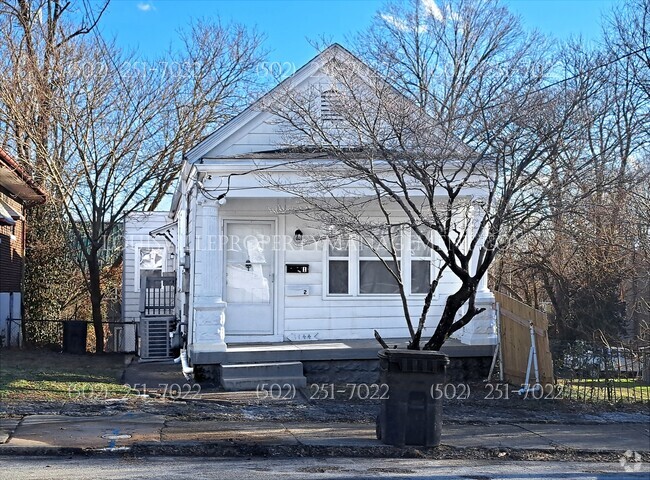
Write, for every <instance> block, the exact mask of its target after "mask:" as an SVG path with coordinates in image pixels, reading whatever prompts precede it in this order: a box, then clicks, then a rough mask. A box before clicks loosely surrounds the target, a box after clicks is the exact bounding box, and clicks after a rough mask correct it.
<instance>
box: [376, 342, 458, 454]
mask: <svg viewBox="0 0 650 480" xmlns="http://www.w3.org/2000/svg"><path fill="white" fill-rule="evenodd" d="M379 364H380V368H381V377H380V378H381V383H382V384H385V385H388V392H389V394H388V398H386V399H383V400H382V403H381V410H380V412H379V417H378V418H377V438H378V439H379V440H381V441H382V442H383V443H385V444H387V445H395V446H404V445H417V446H422V447H434V446H436V445H439V444H440V434H441V430H442V401H443V398H442V395H441V394H440V392H441V391H442V390H443V386H444V383H445V374H446V371H447V365H448V364H449V358H448V357H447V356H446V355H445V354H442V353H440V352H434V351H422V350H399V349H394V350H381V351H380V352H379ZM437 385H440V388H439V389H436V386H437Z"/></svg>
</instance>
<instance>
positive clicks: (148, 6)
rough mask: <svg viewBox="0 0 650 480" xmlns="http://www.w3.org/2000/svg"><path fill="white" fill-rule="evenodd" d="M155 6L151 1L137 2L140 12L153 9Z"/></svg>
mask: <svg viewBox="0 0 650 480" xmlns="http://www.w3.org/2000/svg"><path fill="white" fill-rule="evenodd" d="M155 9H156V8H155V7H154V6H153V3H151V2H140V3H138V10H140V11H141V12H150V11H152V10H155Z"/></svg>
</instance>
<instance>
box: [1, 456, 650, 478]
mask: <svg viewBox="0 0 650 480" xmlns="http://www.w3.org/2000/svg"><path fill="white" fill-rule="evenodd" d="M0 477H1V478H11V479H12V480H23V479H30V480H31V479H47V480H59V479H61V480H63V479H65V480H68V479H71V478H74V479H75V480H86V479H87V480H91V479H92V480H96V479H107V480H113V479H129V480H136V479H144V478H155V479H161V480H162V479H174V480H178V479H179V478H192V479H203V478H206V479H207V478H210V479H228V480H231V479H232V480H249V479H250V480H253V479H268V478H273V479H278V480H279V479H288V480H291V479H296V480H297V479H353V478H354V479H356V478H373V479H375V478H381V479H435V480H446V479H449V480H452V479H453V480H457V479H462V480H468V479H474V480H492V479H494V480H497V479H503V480H520V479H521V480H532V479H575V480H606V479H617V480H619V479H634V480H647V479H649V478H650V465H648V464H641V463H634V464H630V463H627V462H626V461H625V460H624V459H621V461H620V462H614V463H593V462H590V463H585V462H513V461H470V460H413V459H408V460H406V459H405V460H402V459H361V458H354V459H348V458H327V459H319V458H301V459H265V458H251V459H223V458H187V457H183V458H178V457H174V458H171V457H151V458H127V457H115V458H99V457H90V458H85V457H72V458H65V457H63V458H61V457H56V458H54V457H5V458H2V459H1V462H0Z"/></svg>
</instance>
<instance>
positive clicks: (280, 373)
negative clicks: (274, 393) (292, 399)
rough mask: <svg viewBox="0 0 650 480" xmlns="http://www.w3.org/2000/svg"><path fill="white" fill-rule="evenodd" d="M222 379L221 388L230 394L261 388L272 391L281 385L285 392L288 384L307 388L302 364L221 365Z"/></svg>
mask: <svg viewBox="0 0 650 480" xmlns="http://www.w3.org/2000/svg"><path fill="white" fill-rule="evenodd" d="M220 378H221V386H222V387H223V388H224V390H226V391H228V392H236V391H241V390H257V389H260V388H265V389H268V390H270V389H271V386H272V385H279V388H280V389H282V388H285V390H286V387H285V385H287V384H289V385H293V386H294V387H295V388H305V387H306V386H307V378H306V377H305V376H304V374H303V370H302V363H301V362H282V363H245V364H234V365H221V366H220ZM265 384H266V385H265ZM275 388H276V389H277V388H278V387H275Z"/></svg>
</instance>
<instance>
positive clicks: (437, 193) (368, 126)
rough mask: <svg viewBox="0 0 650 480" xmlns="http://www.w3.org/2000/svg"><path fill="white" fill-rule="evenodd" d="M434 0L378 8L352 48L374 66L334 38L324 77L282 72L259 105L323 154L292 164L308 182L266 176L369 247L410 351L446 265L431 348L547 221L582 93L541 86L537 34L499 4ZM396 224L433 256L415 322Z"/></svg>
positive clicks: (295, 138)
mask: <svg viewBox="0 0 650 480" xmlns="http://www.w3.org/2000/svg"><path fill="white" fill-rule="evenodd" d="M431 4H432V2H412V3H410V4H409V5H406V6H404V5H403V4H395V5H393V6H391V7H390V8H389V10H387V12H388V13H382V14H379V15H378V18H377V21H376V24H375V25H374V26H373V30H371V32H370V33H368V34H366V35H363V36H361V39H362V42H363V45H362V47H363V48H361V49H360V50H361V52H362V54H364V55H365V56H367V57H368V58H369V63H370V64H371V65H373V66H374V67H375V69H376V70H375V71H371V70H369V69H367V68H365V67H364V66H363V65H362V64H361V63H360V62H358V61H357V60H356V59H355V58H352V56H351V55H350V54H345V52H343V53H337V52H340V50H337V49H332V50H331V51H332V52H334V53H333V54H332V55H330V58H329V60H328V61H327V62H326V65H325V66H324V70H325V71H326V73H327V78H328V80H323V81H322V82H320V83H318V84H314V85H313V86H312V87H310V88H307V89H296V90H293V89H292V85H291V82H286V83H285V84H284V88H282V90H281V91H280V92H278V94H277V96H276V97H275V98H274V99H273V100H272V101H269V103H268V105H266V108H268V109H269V111H271V112H273V113H274V114H275V115H277V117H278V118H279V119H280V120H279V128H282V129H283V131H284V133H285V135H286V136H287V140H286V143H287V145H293V146H296V145H298V146H302V149H306V150H311V149H313V150H315V151H317V152H321V153H320V155H318V156H317V157H318V158H316V159H313V160H305V159H302V160H301V161H299V162H295V163H294V164H293V168H295V169H296V170H297V171H299V172H300V174H301V175H302V176H304V177H306V178H307V179H308V181H307V182H305V184H303V185H301V186H300V187H296V186H295V185H290V184H282V182H278V183H277V184H276V187H277V188H282V189H284V190H286V191H289V192H291V193H293V194H294V195H296V196H297V197H299V198H300V200H301V206H300V207H298V208H296V209H295V210H294V211H295V213H297V214H298V215H300V216H302V217H304V218H309V219H311V220H314V221H318V222H320V223H321V224H322V225H323V226H329V228H330V229H331V230H333V231H335V232H337V233H341V234H344V235H355V236H357V237H358V238H359V239H360V241H361V242H362V243H364V244H365V245H367V246H368V247H369V248H371V249H372V250H373V251H375V253H376V254H377V255H378V257H379V258H380V259H381V261H382V262H383V264H384V267H385V268H386V269H388V271H389V272H390V273H391V275H392V276H393V278H394V281H395V282H396V284H397V285H398V292H399V293H400V296H401V299H402V304H403V307H404V308H403V311H404V316H405V319H406V324H407V327H408V330H409V333H410V336H411V342H410V344H409V348H410V349H420V347H421V345H420V343H421V340H422V338H421V337H422V333H423V329H424V326H425V323H426V321H427V316H428V314H429V309H430V305H431V301H432V298H433V295H434V293H435V291H436V289H437V288H438V285H439V281H440V278H441V275H442V272H443V271H444V270H447V271H449V272H451V274H452V275H454V276H455V277H456V278H457V279H458V282H459V287H458V289H457V290H456V291H455V292H453V293H452V294H450V295H448V296H447V297H446V300H445V305H444V309H443V312H442V314H441V317H440V319H439V321H438V324H437V327H436V328H435V331H434V332H433V334H432V335H431V337H430V338H429V339H428V340H426V342H425V343H424V345H423V347H422V348H424V349H427V350H428V349H432V350H438V349H439V348H440V347H441V346H442V344H443V343H444V342H445V341H446V340H447V338H448V337H449V336H450V335H451V334H452V333H454V332H456V331H457V330H459V329H461V328H462V327H463V326H465V325H467V324H468V323H469V322H470V321H471V320H472V319H473V318H475V317H476V316H477V315H478V314H479V313H481V312H482V310H483V309H482V308H480V307H478V306H477V305H476V293H477V289H478V286H479V282H480V280H481V278H482V277H483V276H485V275H486V273H487V270H488V268H489V266H490V265H491V263H492V262H493V260H494V258H495V256H496V255H497V253H499V252H500V251H502V250H504V249H506V248H507V247H508V245H509V244H511V243H512V242H514V241H516V240H517V239H519V238H521V237H523V236H524V235H525V234H526V233H527V232H529V231H531V230H532V229H534V228H535V227H537V226H538V225H539V224H540V223H541V222H543V221H544V219H545V218H547V215H548V214H549V212H550V209H549V203H550V202H551V200H552V198H553V195H554V192H555V191H556V188H558V186H559V187H561V186H562V185H558V184H553V183H551V182H549V175H550V173H551V171H552V167H553V166H554V165H557V164H559V163H561V162H562V153H563V152H564V150H565V149H566V148H568V147H567V146H569V145H571V143H572V141H573V139H574V138H576V136H578V135H580V134H581V133H582V131H583V129H584V128H585V125H584V122H582V121H581V118H580V117H579V116H578V113H579V108H578V107H579V105H580V104H581V102H582V100H583V98H584V93H585V92H584V91H582V90H581V89H575V90H573V89H572V90H567V89H564V88H562V87H560V86H552V85H549V83H550V82H549V75H550V74H551V72H552V64H551V63H550V62H549V61H548V56H547V55H548V51H547V50H546V49H545V47H544V44H543V42H540V39H539V38H538V37H537V36H535V35H533V36H529V35H526V34H525V33H523V31H522V30H521V27H520V24H519V21H518V19H517V18H516V17H514V16H513V15H512V14H510V13H509V12H508V11H507V10H506V9H505V8H503V7H501V6H499V4H498V3H497V2H496V1H486V2H465V1H458V2H452V3H450V4H445V5H441V6H440V7H436V9H435V10H434V9H432V7H431ZM377 71H378V73H377ZM324 112H325V114H324ZM572 168H573V170H572V172H573V174H574V175H575V174H579V172H580V170H581V169H583V168H585V165H577V166H576V165H572ZM567 180H568V179H565V180H564V181H567ZM377 214H378V215H377ZM399 229H406V230H409V231H410V232H411V235H412V236H414V237H415V238H416V239H417V240H418V241H419V242H421V243H422V244H423V245H425V246H426V247H427V248H428V249H430V250H433V252H435V255H436V256H437V258H438V261H439V267H440V268H439V269H438V272H439V273H438V275H437V276H434V278H431V279H430V284H429V286H428V289H427V291H426V292H423V293H425V294H426V295H425V299H424V303H423V306H422V309H421V311H420V314H419V315H418V318H417V319H412V318H411V313H410V310H409V308H408V307H409V302H410V298H409V296H408V295H407V294H406V292H405V289H404V283H403V272H402V266H401V263H400V258H399V256H400V254H399V251H400V249H399V245H398V241H397V235H396V232H397V231H398V230H399ZM386 252H388V255H387V254H386Z"/></svg>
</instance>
